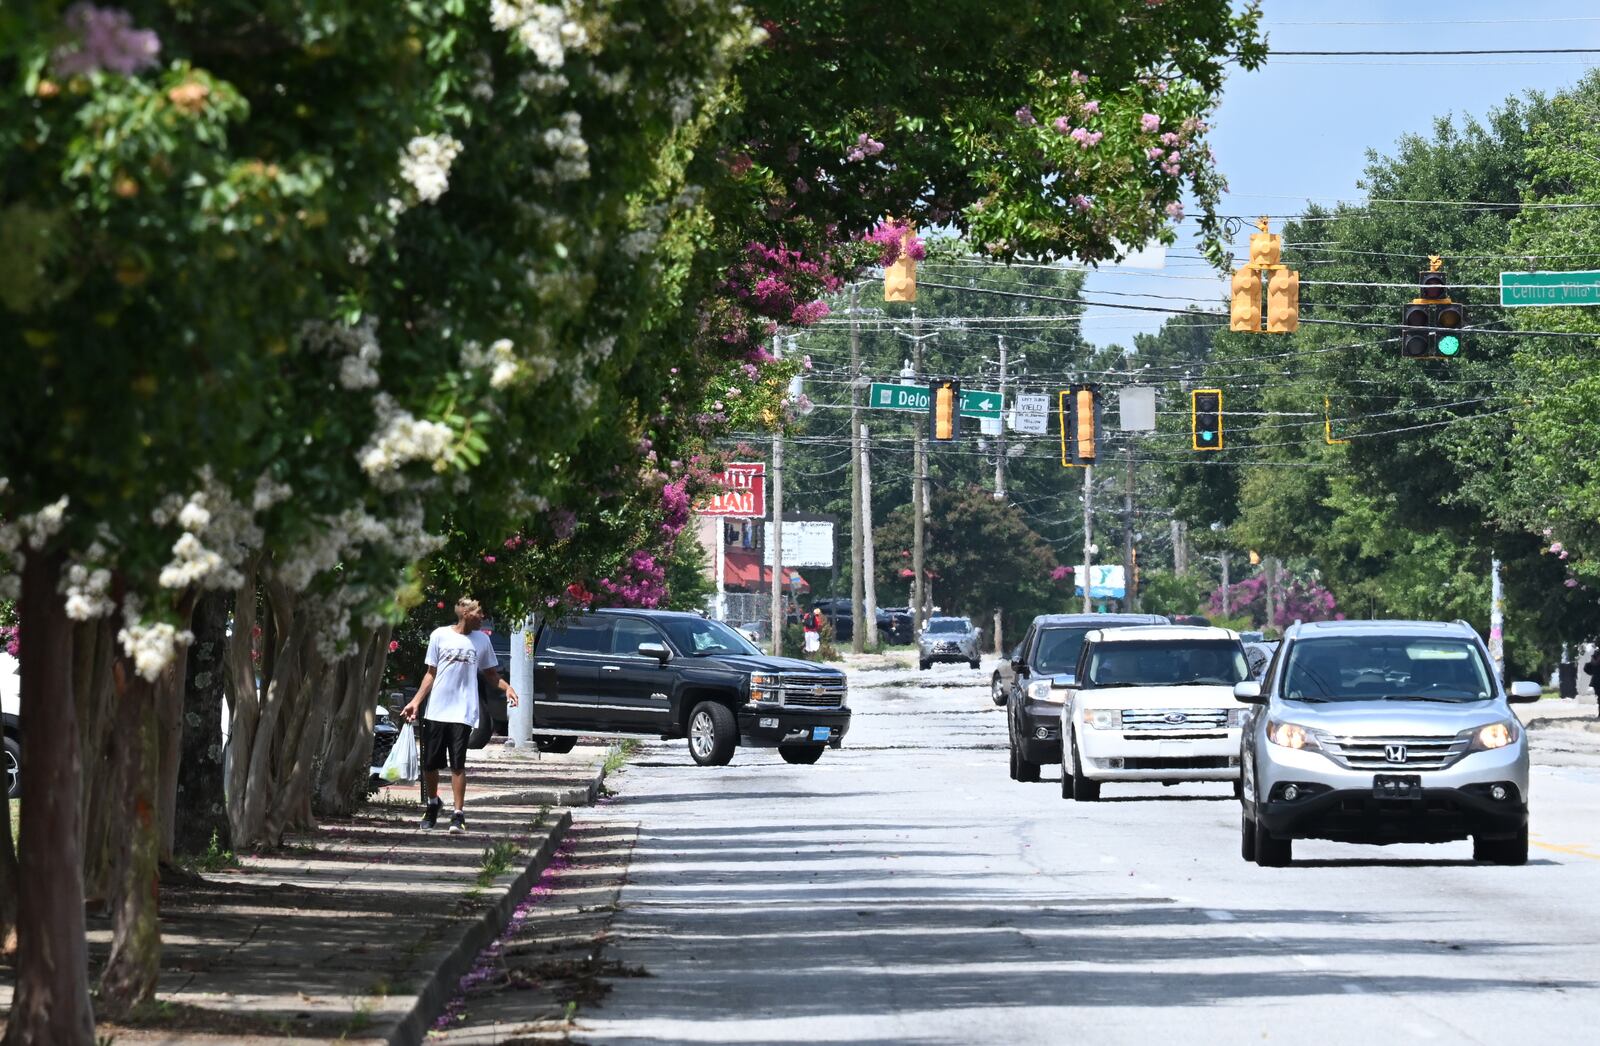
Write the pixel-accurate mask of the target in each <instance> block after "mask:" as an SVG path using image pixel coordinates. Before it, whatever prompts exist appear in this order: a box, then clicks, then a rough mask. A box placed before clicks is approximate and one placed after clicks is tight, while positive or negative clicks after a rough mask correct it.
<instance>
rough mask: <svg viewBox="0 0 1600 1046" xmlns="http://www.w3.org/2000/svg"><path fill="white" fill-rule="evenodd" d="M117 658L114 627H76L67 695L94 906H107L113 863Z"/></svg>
mask: <svg viewBox="0 0 1600 1046" xmlns="http://www.w3.org/2000/svg"><path fill="white" fill-rule="evenodd" d="M116 656H117V623H116V620H115V619H114V618H109V617H106V618H100V619H98V620H95V621H89V622H86V623H83V624H79V625H75V626H74V627H73V634H72V694H73V701H74V703H75V705H76V707H77V711H78V737H79V743H80V744H81V745H82V752H83V801H82V802H81V803H80V804H79V809H80V810H81V811H82V818H83V820H82V825H83V828H82V846H83V887H84V894H85V896H86V897H87V898H88V902H89V904H90V905H91V906H93V907H97V908H98V907H101V906H104V905H105V904H107V903H109V902H108V899H109V898H110V896H111V893H112V890H113V885H112V870H113V868H114V867H115V865H116V860H117V853H118V846H117V817H118V814H119V812H120V811H121V810H122V808H123V807H122V803H121V802H119V801H118V796H119V794H120V793H119V792H118V790H117V789H118V787H119V786H118V784H117V780H116V777H117V774H116V767H117V762H116V760H117V748H118V747H119V745H120V741H119V740H118V738H117V735H116V731H114V730H113V729H112V718H113V714H114V712H115V709H116V704H115V701H116V697H115V693H114V687H113V686H112V682H111V669H112V665H113V663H114V662H115V659H116Z"/></svg>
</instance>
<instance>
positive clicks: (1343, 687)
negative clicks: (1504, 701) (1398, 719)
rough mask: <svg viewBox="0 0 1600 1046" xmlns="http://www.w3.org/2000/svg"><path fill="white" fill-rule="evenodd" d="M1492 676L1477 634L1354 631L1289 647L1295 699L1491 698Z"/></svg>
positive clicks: (1288, 672) (1289, 689)
mask: <svg viewBox="0 0 1600 1046" xmlns="http://www.w3.org/2000/svg"><path fill="white" fill-rule="evenodd" d="M1491 678H1492V676H1491V675H1490V673H1489V669H1488V666H1487V665H1486V664H1485V663H1484V660H1483V654H1482V652H1481V651H1480V650H1479V649H1478V644H1477V643H1475V642H1474V641H1472V640H1471V639H1465V638H1463V639H1434V638H1426V639H1424V638H1418V637H1415V636H1350V637H1348V638H1340V639H1334V638H1328V639H1303V640H1301V641H1300V642H1298V643H1295V644H1294V645H1293V646H1292V647H1291V648H1290V649H1289V663H1288V664H1287V665H1286V666H1285V667H1284V669H1283V684H1284V685H1283V690H1282V694H1283V696H1284V697H1286V698H1288V699H1289V700H1291V701H1487V700H1488V699H1489V698H1491V697H1493V696H1494V685H1493V683H1492V682H1491V681H1490V680H1491Z"/></svg>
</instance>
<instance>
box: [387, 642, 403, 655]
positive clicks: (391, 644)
mask: <svg viewBox="0 0 1600 1046" xmlns="http://www.w3.org/2000/svg"><path fill="white" fill-rule="evenodd" d="M399 649H400V641H399V640H398V639H391V640H389V653H391V654H392V653H394V652H395V651H396V650H399Z"/></svg>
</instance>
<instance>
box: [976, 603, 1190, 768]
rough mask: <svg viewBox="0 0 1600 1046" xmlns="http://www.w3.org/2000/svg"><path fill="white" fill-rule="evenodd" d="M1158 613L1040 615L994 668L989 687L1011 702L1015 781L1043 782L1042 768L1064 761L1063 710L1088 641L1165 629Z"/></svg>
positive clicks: (1008, 719)
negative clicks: (1108, 633) (1093, 636)
mask: <svg viewBox="0 0 1600 1046" xmlns="http://www.w3.org/2000/svg"><path fill="white" fill-rule="evenodd" d="M1165 624H1167V619H1166V618H1164V617H1161V616H1159V615H1157V614H1041V615H1040V616H1039V617H1036V618H1034V619H1033V623H1032V624H1031V625H1029V626H1028V632H1027V634H1026V635H1025V636H1023V637H1022V642H1021V643H1019V644H1018V645H1017V647H1016V649H1014V650H1013V651H1012V652H1011V660H1010V662H1009V663H1007V664H1005V665H1002V666H1000V668H998V669H996V670H995V674H994V676H993V678H992V679H991V680H990V685H991V687H992V689H993V692H994V697H995V701H996V703H999V702H1001V701H1004V703H1005V704H1006V706H1007V707H1006V723H1007V731H1008V733H1009V735H1010V741H1011V745H1010V747H1011V779H1012V780H1013V781H1037V780H1039V767H1040V765H1041V764H1044V763H1059V762H1061V706H1062V704H1063V703H1064V702H1065V701H1066V700H1067V698H1068V696H1069V693H1070V689H1071V687H1072V686H1074V685H1075V684H1076V682H1077V680H1075V679H1074V678H1073V676H1072V673H1073V671H1074V670H1075V669H1076V668H1077V666H1078V654H1079V653H1080V652H1081V651H1082V650H1083V637H1084V636H1086V635H1088V634H1089V633H1090V632H1092V631H1094V630H1095V629H1100V628H1116V627H1118V626H1120V625H1165Z"/></svg>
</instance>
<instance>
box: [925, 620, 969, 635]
mask: <svg viewBox="0 0 1600 1046" xmlns="http://www.w3.org/2000/svg"><path fill="white" fill-rule="evenodd" d="M971 628H972V623H971V622H970V621H968V620H967V619H966V618H964V617H936V618H934V619H933V620H932V621H929V622H928V631H929V632H966V631H968V630H969V629H971Z"/></svg>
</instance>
